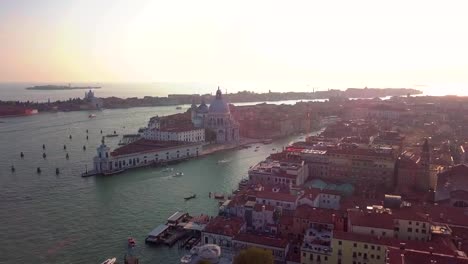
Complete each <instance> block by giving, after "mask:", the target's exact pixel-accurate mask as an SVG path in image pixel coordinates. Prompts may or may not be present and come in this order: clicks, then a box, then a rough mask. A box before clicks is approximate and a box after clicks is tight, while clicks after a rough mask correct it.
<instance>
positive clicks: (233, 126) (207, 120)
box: [191, 87, 239, 143]
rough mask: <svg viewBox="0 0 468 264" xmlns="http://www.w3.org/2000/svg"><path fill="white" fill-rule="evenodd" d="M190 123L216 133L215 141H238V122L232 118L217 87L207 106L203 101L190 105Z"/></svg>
mask: <svg viewBox="0 0 468 264" xmlns="http://www.w3.org/2000/svg"><path fill="white" fill-rule="evenodd" d="M191 115H192V123H193V124H194V125H195V126H196V127H203V128H205V129H210V130H212V131H213V132H215V133H216V142H217V143H237V142H239V124H238V123H237V122H236V121H235V120H234V118H232V116H231V112H230V110H229V105H228V103H227V102H226V101H225V100H224V99H223V96H222V93H221V90H220V89H219V87H218V90H217V91H216V97H215V99H214V100H213V101H212V102H211V104H210V106H209V107H207V105H206V104H205V101H204V100H203V101H202V103H201V104H200V105H199V106H198V107H197V106H196V105H195V104H192V107H191Z"/></svg>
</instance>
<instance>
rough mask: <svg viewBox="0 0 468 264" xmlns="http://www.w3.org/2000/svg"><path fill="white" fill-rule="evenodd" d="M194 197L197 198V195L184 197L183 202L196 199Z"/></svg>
mask: <svg viewBox="0 0 468 264" xmlns="http://www.w3.org/2000/svg"><path fill="white" fill-rule="evenodd" d="M196 197H197V195H196V194H193V195H190V196H187V197H184V200H185V201H188V200H191V199H194V198H196Z"/></svg>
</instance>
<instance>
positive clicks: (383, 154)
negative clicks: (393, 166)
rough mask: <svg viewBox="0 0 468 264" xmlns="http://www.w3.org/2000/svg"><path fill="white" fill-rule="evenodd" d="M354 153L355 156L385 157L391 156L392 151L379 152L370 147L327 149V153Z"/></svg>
mask: <svg viewBox="0 0 468 264" xmlns="http://www.w3.org/2000/svg"><path fill="white" fill-rule="evenodd" d="M334 154H337V155H338V154H339V155H356V156H367V157H386V158H392V157H393V153H392V152H391V151H389V152H379V151H376V150H372V149H358V148H344V149H343V148H329V149H328V150H327V155H334Z"/></svg>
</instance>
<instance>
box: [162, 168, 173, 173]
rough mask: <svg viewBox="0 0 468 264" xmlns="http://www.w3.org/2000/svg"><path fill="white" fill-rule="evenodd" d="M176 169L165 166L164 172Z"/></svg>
mask: <svg viewBox="0 0 468 264" xmlns="http://www.w3.org/2000/svg"><path fill="white" fill-rule="evenodd" d="M172 171H174V168H165V169H164V170H162V172H172Z"/></svg>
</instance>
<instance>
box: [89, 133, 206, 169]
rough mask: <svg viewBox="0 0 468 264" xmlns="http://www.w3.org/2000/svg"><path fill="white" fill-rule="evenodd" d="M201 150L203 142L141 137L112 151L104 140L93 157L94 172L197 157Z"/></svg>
mask: <svg viewBox="0 0 468 264" xmlns="http://www.w3.org/2000/svg"><path fill="white" fill-rule="evenodd" d="M201 150H202V144H201V143H190V142H187V143H181V142H177V141H155V140H147V139H139V140H137V141H135V142H133V143H130V144H127V145H125V146H122V147H119V148H117V149H115V150H113V151H111V149H110V148H109V147H108V146H106V145H105V144H104V142H103V143H102V144H101V145H100V146H99V147H98V148H97V156H95V157H94V159H93V161H94V172H95V173H98V174H101V173H104V174H106V173H113V172H120V171H123V170H126V169H130V168H137V167H144V166H148V165H151V164H156V165H157V164H164V163H167V162H171V161H177V160H182V159H187V158H191V157H196V156H198V155H199V154H200V153H201Z"/></svg>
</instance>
